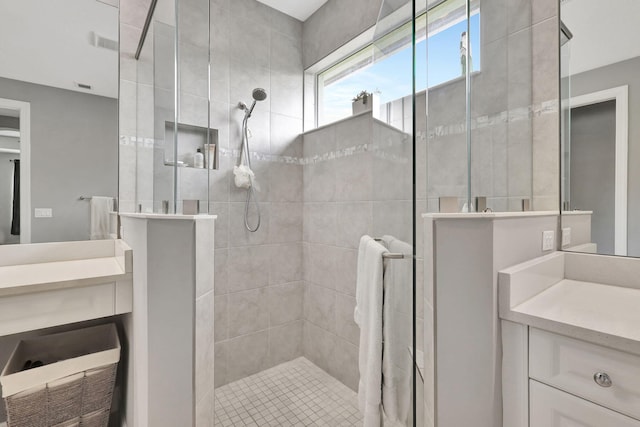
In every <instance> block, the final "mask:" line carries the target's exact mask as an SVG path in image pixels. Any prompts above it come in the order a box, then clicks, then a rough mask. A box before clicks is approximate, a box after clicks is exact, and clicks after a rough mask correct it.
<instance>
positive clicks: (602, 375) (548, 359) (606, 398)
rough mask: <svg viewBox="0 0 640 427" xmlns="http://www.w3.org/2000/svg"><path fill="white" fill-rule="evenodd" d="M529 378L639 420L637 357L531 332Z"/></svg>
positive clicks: (542, 332) (639, 398)
mask: <svg viewBox="0 0 640 427" xmlns="http://www.w3.org/2000/svg"><path fill="white" fill-rule="evenodd" d="M529 377H530V378H532V379H534V380H536V381H539V382H540V383H544V384H547V385H549V386H551V387H555V388H557V389H559V390H563V391H566V392H567V393H571V394H573V395H575V396H579V397H581V398H584V399H587V400H589V401H591V402H594V403H596V404H599V405H602V406H604V407H606V408H610V409H612V410H615V411H617V412H620V413H622V414H625V415H628V416H630V417H633V418H636V419H640V357H639V356H636V355H634V354H630V353H626V352H622V351H617V350H614V349H611V348H607V347H602V346H599V345H595V344H591V343H588V342H585V341H581V340H577V339H573V338H569V337H565V336H563V335H558V334H554V333H551V332H546V331H542V330H540V329H536V328H529ZM601 425H602V424H601ZM634 425H636V424H634ZM638 425H640V424H638Z"/></svg>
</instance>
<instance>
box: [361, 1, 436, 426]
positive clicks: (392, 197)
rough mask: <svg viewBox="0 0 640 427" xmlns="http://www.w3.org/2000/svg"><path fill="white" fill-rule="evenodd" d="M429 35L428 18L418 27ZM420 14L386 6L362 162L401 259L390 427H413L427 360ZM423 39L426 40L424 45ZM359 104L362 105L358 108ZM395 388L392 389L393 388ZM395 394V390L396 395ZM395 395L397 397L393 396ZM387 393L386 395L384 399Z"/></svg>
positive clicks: (378, 220) (379, 225)
mask: <svg viewBox="0 0 640 427" xmlns="http://www.w3.org/2000/svg"><path fill="white" fill-rule="evenodd" d="M418 25H420V26H421V28H424V18H421V19H420V20H419V21H418ZM413 26H414V24H413V10H412V2H411V1H397V0H396V1H389V0H385V1H384V2H383V3H382V6H381V8H380V14H379V16H378V22H377V24H376V29H375V32H374V34H375V36H374V40H373V45H372V61H373V65H372V66H370V67H369V68H368V69H367V70H366V72H367V73H370V76H377V79H375V81H376V85H377V86H376V89H377V91H373V90H372V89H373V86H372V85H373V83H372V81H374V79H372V78H371V77H370V78H368V79H366V80H364V81H368V82H369V83H370V84H371V86H366V87H365V88H364V89H366V90H367V91H368V92H373V97H374V101H375V97H376V95H378V96H379V97H380V101H379V102H380V104H379V106H378V105H377V104H376V103H375V102H374V105H373V106H372V107H373V108H374V109H378V114H376V113H375V111H374V112H373V114H372V116H373V117H371V124H372V135H371V140H370V144H371V150H370V153H367V154H366V155H365V157H364V159H363V160H368V162H369V164H370V167H371V176H372V187H371V197H370V199H369V200H371V211H372V214H373V223H372V228H371V232H372V236H374V237H377V238H381V239H382V240H381V243H382V244H383V245H384V246H386V247H387V249H388V250H389V251H390V252H392V253H397V254H401V256H402V258H401V259H387V260H385V261H384V264H385V278H384V302H383V318H384V321H383V325H384V327H383V341H384V348H383V353H384V355H385V356H384V357H383V367H382V374H383V383H384V384H385V385H386V386H387V387H385V389H386V391H384V390H383V400H385V402H384V405H385V415H386V417H384V418H383V425H385V426H396V425H398V423H399V424H400V425H414V422H415V421H416V419H415V412H414V399H415V394H414V381H415V377H414V373H415V372H414V367H415V366H416V365H417V363H416V362H417V361H418V360H422V359H423V348H422V346H421V345H418V344H420V343H421V342H422V340H419V341H417V340H416V339H415V335H414V330H415V329H414V327H415V323H416V322H422V317H423V315H422V313H419V312H414V306H413V301H414V295H415V285H416V282H415V281H414V272H415V258H414V255H415V253H416V251H415V241H416V239H415V223H416V222H415V216H414V213H415V202H414V195H413V193H412V188H413V179H414V174H413V170H414V158H413V147H414V132H413V116H414V115H413V63H414V56H413V49H414V36H413ZM422 39H424V37H422ZM356 104H358V101H356ZM390 385H393V386H390ZM391 387H394V388H395V390H394V391H392V390H391ZM394 392H395V394H394ZM385 393H387V394H386V395H385Z"/></svg>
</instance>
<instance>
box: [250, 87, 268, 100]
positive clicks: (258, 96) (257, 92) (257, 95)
mask: <svg viewBox="0 0 640 427" xmlns="http://www.w3.org/2000/svg"><path fill="white" fill-rule="evenodd" d="M251 95H252V96H253V99H254V100H256V101H264V100H265V99H267V91H266V90H264V89H262V88H261V87H258V88H255V89H254V90H253V93H252V94H251Z"/></svg>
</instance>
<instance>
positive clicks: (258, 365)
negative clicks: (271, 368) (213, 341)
mask: <svg viewBox="0 0 640 427" xmlns="http://www.w3.org/2000/svg"><path fill="white" fill-rule="evenodd" d="M226 347H227V371H226V375H227V378H226V380H227V382H233V381H237V380H239V379H241V378H244V377H247V376H249V375H252V374H255V373H257V372H260V371H262V370H264V369H265V368H266V367H267V366H268V364H269V331H268V330H264V331H260V332H257V333H254V334H250V335H244V336H241V337H238V338H234V339H231V340H229V341H227V342H226Z"/></svg>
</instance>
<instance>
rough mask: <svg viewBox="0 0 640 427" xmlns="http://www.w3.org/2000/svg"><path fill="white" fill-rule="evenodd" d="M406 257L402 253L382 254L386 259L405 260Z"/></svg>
mask: <svg viewBox="0 0 640 427" xmlns="http://www.w3.org/2000/svg"><path fill="white" fill-rule="evenodd" d="M404 257H405V255H404V254H401V253H394V252H388V253H386V254H382V258H386V259H404Z"/></svg>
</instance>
